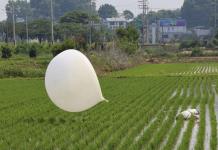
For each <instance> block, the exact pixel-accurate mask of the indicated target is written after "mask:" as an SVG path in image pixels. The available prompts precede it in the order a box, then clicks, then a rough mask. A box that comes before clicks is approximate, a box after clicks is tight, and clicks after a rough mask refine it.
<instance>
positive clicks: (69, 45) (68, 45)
mask: <svg viewBox="0 0 218 150" xmlns="http://www.w3.org/2000/svg"><path fill="white" fill-rule="evenodd" d="M75 48H76V42H75V41H74V40H70V39H68V40H65V41H64V42H63V43H62V44H54V45H53V46H52V54H53V56H56V55H58V54H59V53H61V52H63V51H65V50H68V49H75Z"/></svg>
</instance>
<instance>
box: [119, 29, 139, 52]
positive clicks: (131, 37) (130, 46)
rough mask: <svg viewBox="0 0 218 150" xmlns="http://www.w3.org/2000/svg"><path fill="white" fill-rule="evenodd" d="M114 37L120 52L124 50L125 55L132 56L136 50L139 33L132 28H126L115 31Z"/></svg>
mask: <svg viewBox="0 0 218 150" xmlns="http://www.w3.org/2000/svg"><path fill="white" fill-rule="evenodd" d="M116 35H117V38H118V41H119V42H118V46H119V48H120V49H121V50H124V51H125V52H126V53H127V54H134V53H135V52H136V51H137V50H138V39H139V33H138V31H137V30H136V29H135V28H134V27H133V26H128V27H127V28H126V29H124V28H120V29H117V31H116Z"/></svg>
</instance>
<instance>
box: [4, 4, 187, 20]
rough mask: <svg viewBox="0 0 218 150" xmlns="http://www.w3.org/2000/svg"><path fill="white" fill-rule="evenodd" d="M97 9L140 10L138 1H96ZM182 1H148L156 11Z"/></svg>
mask: <svg viewBox="0 0 218 150" xmlns="http://www.w3.org/2000/svg"><path fill="white" fill-rule="evenodd" d="M7 1H8V0H0V20H3V19H5V11H4V9H5V5H6V3H7ZM96 2H97V7H99V6H100V5H102V4H105V3H108V4H112V5H114V6H116V8H117V10H118V11H119V12H122V11H123V10H126V9H129V10H131V11H132V12H133V13H134V14H139V13H140V12H141V10H140V9H139V7H138V0H128V1H127V0H96ZM183 2H184V0H149V6H150V7H151V8H152V9H153V10H157V9H176V8H180V7H181V6H182V4H183Z"/></svg>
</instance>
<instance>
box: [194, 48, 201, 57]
mask: <svg viewBox="0 0 218 150" xmlns="http://www.w3.org/2000/svg"><path fill="white" fill-rule="evenodd" d="M191 56H192V57H199V56H203V51H202V50H200V49H193V50H192V54H191Z"/></svg>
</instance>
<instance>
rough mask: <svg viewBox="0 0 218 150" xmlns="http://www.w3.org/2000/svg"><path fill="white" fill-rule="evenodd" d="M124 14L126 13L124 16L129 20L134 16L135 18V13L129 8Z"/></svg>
mask: <svg viewBox="0 0 218 150" xmlns="http://www.w3.org/2000/svg"><path fill="white" fill-rule="evenodd" d="M123 15H124V17H125V18H126V19H127V20H130V19H133V18H134V14H133V13H132V12H131V11H129V10H125V11H124V12H123Z"/></svg>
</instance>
